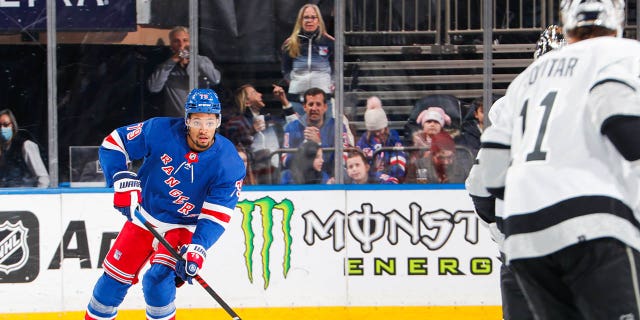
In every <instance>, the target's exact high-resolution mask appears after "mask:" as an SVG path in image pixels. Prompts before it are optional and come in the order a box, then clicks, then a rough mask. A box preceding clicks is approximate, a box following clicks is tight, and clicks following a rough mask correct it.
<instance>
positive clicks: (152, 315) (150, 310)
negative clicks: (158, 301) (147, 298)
mask: <svg viewBox="0 0 640 320" xmlns="http://www.w3.org/2000/svg"><path fill="white" fill-rule="evenodd" d="M147 319H148V320H175V319H176V306H175V305H174V304H173V303H171V304H170V305H168V306H164V307H152V306H147Z"/></svg>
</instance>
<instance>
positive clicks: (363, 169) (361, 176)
mask: <svg viewBox="0 0 640 320" xmlns="http://www.w3.org/2000/svg"><path fill="white" fill-rule="evenodd" d="M346 166H347V176H348V177H349V180H350V181H349V182H347V183H352V184H367V183H373V184H375V183H381V184H396V183H398V179H396V178H394V177H391V176H389V175H388V174H385V173H381V172H371V170H370V165H369V161H368V160H367V157H366V156H365V155H364V153H362V151H360V150H358V149H354V150H350V151H348V152H347V162H346Z"/></svg>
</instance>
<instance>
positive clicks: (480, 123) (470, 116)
mask: <svg viewBox="0 0 640 320" xmlns="http://www.w3.org/2000/svg"><path fill="white" fill-rule="evenodd" d="M494 102H495V99H494ZM483 130H484V108H483V102H482V97H479V98H476V99H474V100H473V102H472V103H471V108H470V109H469V112H468V113H467V115H466V116H465V119H464V120H463V121H462V125H461V127H460V134H459V135H458V136H456V137H455V139H454V141H455V142H456V144H457V145H460V146H464V147H467V148H468V149H469V150H471V152H473V154H474V155H475V154H476V153H478V150H479V149H480V135H481V134H482V131H483Z"/></svg>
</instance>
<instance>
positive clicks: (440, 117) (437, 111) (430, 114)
mask: <svg viewBox="0 0 640 320" xmlns="http://www.w3.org/2000/svg"><path fill="white" fill-rule="evenodd" d="M427 120H435V121H438V122H439V123H440V125H441V126H443V127H444V125H445V124H447V125H449V124H451V117H449V116H448V115H447V114H446V113H445V112H444V110H443V109H442V108H440V107H429V108H427V109H426V110H423V111H422V112H420V115H418V118H417V119H416V122H417V123H419V124H420V125H422V124H424V123H425V122H426V121H427Z"/></svg>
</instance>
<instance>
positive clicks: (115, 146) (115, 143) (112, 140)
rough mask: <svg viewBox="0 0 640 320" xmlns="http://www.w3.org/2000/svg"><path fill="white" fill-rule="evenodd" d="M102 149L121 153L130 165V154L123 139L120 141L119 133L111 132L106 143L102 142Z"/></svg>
mask: <svg viewBox="0 0 640 320" xmlns="http://www.w3.org/2000/svg"><path fill="white" fill-rule="evenodd" d="M102 147H103V148H105V149H109V150H115V151H119V152H121V153H122V154H123V155H124V157H125V159H126V160H127V163H129V154H128V153H127V151H126V149H125V148H124V143H123V142H122V139H120V135H118V132H117V131H116V130H114V131H113V132H111V134H110V135H108V136H107V137H106V138H105V139H104V141H102Z"/></svg>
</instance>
